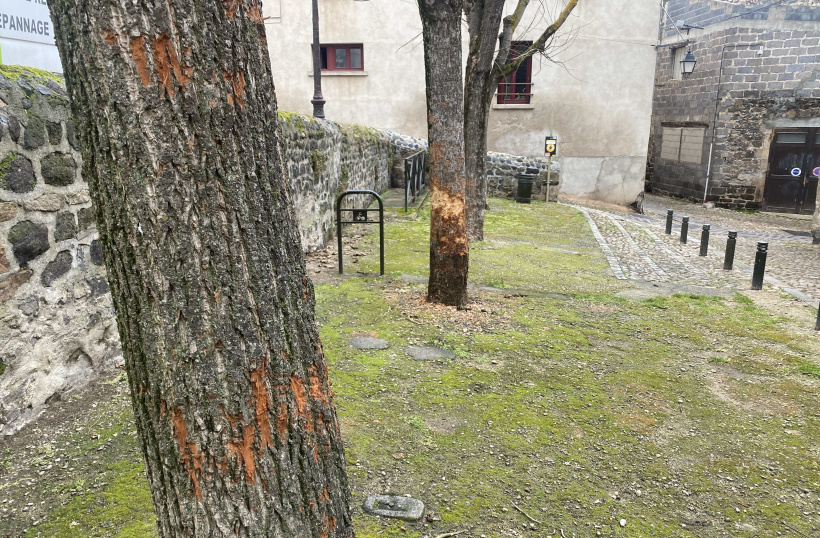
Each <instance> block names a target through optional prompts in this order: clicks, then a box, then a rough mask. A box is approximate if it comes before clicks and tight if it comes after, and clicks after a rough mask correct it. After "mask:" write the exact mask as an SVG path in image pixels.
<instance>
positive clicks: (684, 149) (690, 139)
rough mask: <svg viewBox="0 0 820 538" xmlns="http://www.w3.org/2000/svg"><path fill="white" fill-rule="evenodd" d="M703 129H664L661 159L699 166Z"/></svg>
mask: <svg viewBox="0 0 820 538" xmlns="http://www.w3.org/2000/svg"><path fill="white" fill-rule="evenodd" d="M705 134H706V128H705V127H664V128H663V134H662V135H661V159H667V160H670V161H677V162H682V163H694V164H701V160H702V158H703V137H704V135H705Z"/></svg>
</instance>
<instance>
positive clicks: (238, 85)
mask: <svg viewBox="0 0 820 538" xmlns="http://www.w3.org/2000/svg"><path fill="white" fill-rule="evenodd" d="M223 78H224V79H225V80H227V81H228V82H230V83H231V87H232V88H233V97H231V95H230V94H228V102H229V103H230V104H232V105H233V103H234V101H236V104H237V105H239V108H245V73H243V72H242V71H236V72H235V73H228V72H227V71H225V73H223Z"/></svg>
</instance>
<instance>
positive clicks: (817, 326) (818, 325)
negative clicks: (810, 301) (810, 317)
mask: <svg viewBox="0 0 820 538" xmlns="http://www.w3.org/2000/svg"><path fill="white" fill-rule="evenodd" d="M814 330H815V331H820V306H818V307H817V321H816V322H815V324H814Z"/></svg>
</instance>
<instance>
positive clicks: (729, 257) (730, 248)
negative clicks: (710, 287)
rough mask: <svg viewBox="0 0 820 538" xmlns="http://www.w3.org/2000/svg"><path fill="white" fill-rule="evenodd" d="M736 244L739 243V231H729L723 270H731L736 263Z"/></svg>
mask: <svg viewBox="0 0 820 538" xmlns="http://www.w3.org/2000/svg"><path fill="white" fill-rule="evenodd" d="M735 244H737V232H729V238H728V239H727V240H726V256H725V257H724V258H723V270H724V271H731V270H732V267H733V266H734V265H735Z"/></svg>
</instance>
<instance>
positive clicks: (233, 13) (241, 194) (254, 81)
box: [49, 0, 353, 537]
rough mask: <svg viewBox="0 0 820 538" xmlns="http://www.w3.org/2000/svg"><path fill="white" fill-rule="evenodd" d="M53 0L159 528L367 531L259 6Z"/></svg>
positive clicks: (177, 531) (257, 532)
mask: <svg viewBox="0 0 820 538" xmlns="http://www.w3.org/2000/svg"><path fill="white" fill-rule="evenodd" d="M49 6H50V8H51V11H52V19H53V21H54V23H55V30H56V34H57V42H58V47H59V49H60V54H61V56H62V60H63V66H64V69H65V74H66V82H67V85H68V89H69V94H70V96H71V99H72V106H73V109H74V114H75V117H76V120H77V122H78V135H79V137H80V139H81V143H82V145H83V146H84V152H83V159H84V162H83V176H84V178H85V179H86V180H87V181H88V182H89V187H90V190H91V193H92V197H93V199H94V203H95V208H96V212H97V215H96V216H97V224H98V229H99V233H100V238H101V242H102V245H103V252H104V257H105V262H106V266H107V269H108V277H109V281H110V284H111V292H112V297H113V299H114V304H115V307H116V311H117V322H118V326H119V331H120V337H121V340H122V345H123V354H124V356H125V359H126V368H127V370H128V376H129V382H130V385H131V392H132V402H133V408H134V414H135V418H136V422H137V429H138V431H139V435H140V439H141V442H142V447H143V454H144V457H145V461H146V471H147V474H148V480H149V484H150V487H151V494H152V496H153V499H154V505H155V508H156V513H157V525H158V528H159V532H160V535H161V536H163V537H171V536H174V537H182V536H185V537H189V536H201V537H206V536H207V537H221V536H232V537H233V536H239V537H246V536H300V537H301V536H305V537H327V536H334V537H347V536H352V535H353V531H352V526H351V520H350V513H349V504H350V493H349V488H348V483H347V476H346V472H345V461H344V452H343V447H342V441H341V438H340V432H339V427H338V422H337V419H336V412H335V409H334V404H333V394H332V392H331V390H330V382H329V379H328V373H327V367H326V365H325V361H324V357H323V354H322V351H321V349H322V348H321V343H320V341H319V336H318V333H317V331H316V328H315V323H314V316H313V309H314V295H313V289H312V284H311V282H310V281H309V280H308V279H307V278H306V276H305V270H304V261H303V259H302V253H301V249H300V243H299V236H298V230H297V229H296V227H295V224H294V219H293V214H292V209H291V207H290V202H289V196H288V188H287V182H286V178H285V176H284V173H283V168H282V159H281V153H280V146H279V143H278V132H277V129H278V128H277V124H276V100H275V97H274V89H273V82H272V79H271V73H270V63H269V59H268V52H267V47H266V46H265V43H264V36H265V29H264V24H263V21H262V18H261V16H260V13H261V11H260V5H259V3H258V2H255V1H252V0H244V1H243V0H232V1H231V2H224V3H223V2H204V1H200V0H140V1H139V2H126V1H125V0H105V1H103V0H51V1H50V2H49ZM260 135H261V136H260Z"/></svg>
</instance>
